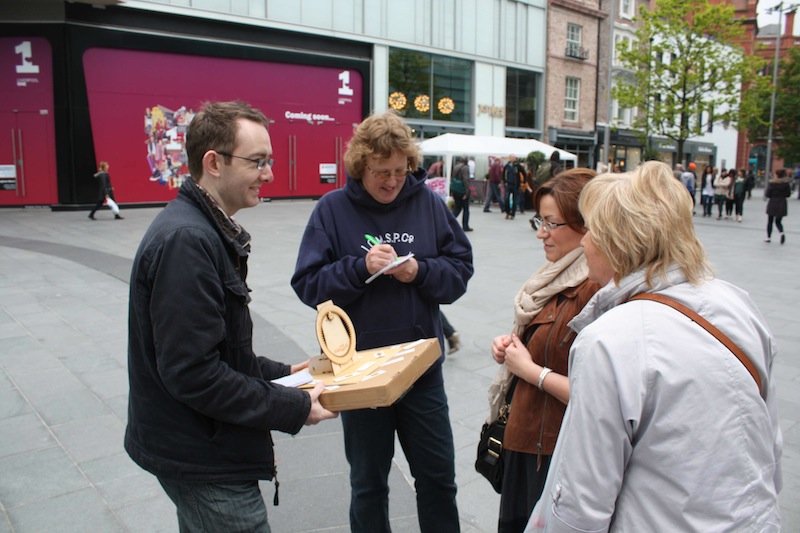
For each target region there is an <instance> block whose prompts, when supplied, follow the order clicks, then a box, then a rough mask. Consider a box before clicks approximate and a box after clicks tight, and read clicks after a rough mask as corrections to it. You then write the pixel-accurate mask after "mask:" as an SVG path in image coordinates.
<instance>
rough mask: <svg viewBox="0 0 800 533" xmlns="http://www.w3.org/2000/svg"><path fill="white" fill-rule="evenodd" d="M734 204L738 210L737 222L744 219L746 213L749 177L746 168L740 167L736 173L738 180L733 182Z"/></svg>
mask: <svg viewBox="0 0 800 533" xmlns="http://www.w3.org/2000/svg"><path fill="white" fill-rule="evenodd" d="M732 189H733V206H734V209H735V211H736V222H741V221H742V215H743V214H744V200H745V198H746V197H747V177H746V176H745V173H744V169H743V168H742V169H739V171H738V172H737V173H736V180H735V181H734V182H733V187H732Z"/></svg>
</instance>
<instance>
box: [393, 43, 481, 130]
mask: <svg viewBox="0 0 800 533" xmlns="http://www.w3.org/2000/svg"><path fill="white" fill-rule="evenodd" d="M388 98H389V107H390V108H391V109H394V110H395V111H397V112H398V113H399V114H400V115H401V116H403V117H406V118H409V119H428V120H440V121H447V122H469V121H470V120H471V115H470V109H471V107H472V62H471V61H467V60H464V59H456V58H452V57H444V56H437V55H433V54H426V53H423V52H415V51H412V50H402V49H399V48H392V49H390V50H389V94H388Z"/></svg>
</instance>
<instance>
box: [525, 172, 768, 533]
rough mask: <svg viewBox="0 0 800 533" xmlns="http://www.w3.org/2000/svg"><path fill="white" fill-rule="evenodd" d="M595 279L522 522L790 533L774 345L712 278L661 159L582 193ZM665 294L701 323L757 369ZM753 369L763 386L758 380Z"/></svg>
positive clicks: (735, 293) (555, 526) (729, 288)
mask: <svg viewBox="0 0 800 533" xmlns="http://www.w3.org/2000/svg"><path fill="white" fill-rule="evenodd" d="M580 210H581V213H582V214H583V218H584V220H585V221H586V226H587V228H588V232H587V233H586V235H585V236H584V237H583V240H582V244H583V250H584V254H585V255H586V262H587V264H588V267H589V279H591V280H593V281H595V282H597V283H599V284H600V285H602V286H603V288H602V289H600V291H599V292H597V293H596V294H595V295H594V297H593V298H592V299H591V300H590V301H589V303H588V304H587V305H586V307H585V308H584V309H583V311H581V313H580V314H579V315H578V316H576V317H575V319H574V320H573V321H572V322H571V323H570V326H571V327H572V328H573V329H574V330H575V331H576V332H577V333H578V337H577V338H576V339H575V342H574V343H573V345H572V350H571V352H570V360H569V368H570V375H569V389H570V400H569V409H568V412H567V414H566V416H565V418H564V423H563V425H562V427H561V435H560V436H559V439H558V444H557V445H556V450H555V454H554V456H553V460H552V462H551V464H550V472H549V474H548V479H547V487H546V488H545V493H544V495H543V496H542V498H541V499H540V500H539V503H538V504H537V506H536V508H535V509H534V512H533V514H532V516H531V520H530V522H529V524H528V528H527V529H526V531H541V530H544V531H608V530H612V531H653V530H654V528H655V529H657V530H658V531H712V530H713V531H745V530H747V531H780V527H781V525H780V524H781V519H780V511H779V506H778V492H779V491H780V489H781V470H780V457H781V449H782V437H781V431H780V428H779V426H778V414H777V396H776V393H775V381H774V380H773V362H774V358H775V355H776V347H775V340H774V338H773V336H772V334H771V332H770V330H769V328H768V327H767V324H766V322H765V320H764V317H763V316H762V315H761V313H760V312H759V310H758V309H757V308H756V306H755V304H754V303H753V301H752V300H751V299H750V297H749V296H748V294H747V293H746V292H745V291H743V290H741V289H739V288H738V287H735V286H733V285H731V284H729V283H726V282H724V281H722V280H719V279H715V278H714V277H713V274H712V272H711V267H710V266H709V264H708V261H707V259H706V254H705V250H704V249H703V246H702V245H701V244H700V241H699V240H698V238H697V235H696V234H695V230H694V225H693V224H692V205H691V201H690V199H689V198H688V197H687V196H686V190H685V188H684V187H683V185H682V184H681V183H680V182H679V181H677V180H675V178H674V177H673V176H672V171H671V170H670V168H669V167H668V166H667V165H665V164H664V163H661V162H654V161H650V162H647V163H645V164H643V165H642V166H641V167H639V168H638V169H636V170H635V171H633V172H629V173H625V174H615V175H610V174H604V175H602V176H598V177H597V178H595V179H594V180H592V181H591V182H590V183H589V184H588V185H587V186H586V187H585V188H584V190H583V193H581V198H580ZM641 293H654V294H656V295H661V296H665V297H668V298H670V299H672V300H675V301H677V302H680V303H681V304H683V305H685V306H687V307H688V308H690V309H691V310H693V311H694V312H696V313H698V314H700V315H702V316H704V317H706V319H707V320H708V321H709V322H711V323H712V325H714V326H716V327H717V328H719V330H721V331H722V333H724V334H725V335H727V336H728V337H729V338H730V339H731V340H732V341H733V342H734V343H735V344H736V345H738V346H739V348H741V350H742V351H743V352H744V353H745V354H747V355H748V356H749V359H750V361H752V364H753V366H754V367H755V369H754V372H755V375H751V374H750V373H749V372H748V370H747V368H746V367H745V365H743V364H742V363H740V362H739V361H738V360H737V358H736V357H735V356H734V355H733V354H732V353H731V351H730V350H729V349H728V348H727V347H726V346H725V345H724V344H723V343H722V342H720V340H718V339H717V338H715V337H714V336H713V335H711V334H710V333H709V332H708V331H707V330H706V329H704V328H703V327H702V326H700V325H698V324H697V323H696V322H694V321H692V320H690V319H689V318H688V317H687V316H686V315H684V314H683V313H681V312H679V311H677V310H675V309H672V308H671V307H670V306H668V305H664V304H662V303H660V302H654V301H647V300H639V301H633V302H629V300H630V299H631V298H632V297H634V296H636V295H639V294H641ZM755 377H757V378H758V381H760V383H758V382H757V381H756V379H755Z"/></svg>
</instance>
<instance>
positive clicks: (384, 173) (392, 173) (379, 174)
mask: <svg viewBox="0 0 800 533" xmlns="http://www.w3.org/2000/svg"><path fill="white" fill-rule="evenodd" d="M367 170H369V171H370V173H371V174H372V175H373V176H375V177H376V178H381V179H383V180H388V179H389V178H391V177H395V178H402V177H403V176H405V175H406V174H408V173H409V172H411V168H408V167H407V168H404V169H402V170H400V169H397V170H373V169H371V168H369V165H367Z"/></svg>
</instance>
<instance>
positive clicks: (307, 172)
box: [83, 48, 363, 203]
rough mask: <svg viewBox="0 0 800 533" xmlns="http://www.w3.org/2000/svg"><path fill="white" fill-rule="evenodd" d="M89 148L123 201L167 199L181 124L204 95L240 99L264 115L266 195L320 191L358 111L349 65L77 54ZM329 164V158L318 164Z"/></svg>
mask: <svg viewBox="0 0 800 533" xmlns="http://www.w3.org/2000/svg"><path fill="white" fill-rule="evenodd" d="M83 64H84V71H85V75H86V87H87V94H88V100H89V114H90V118H91V125H92V136H93V140H94V148H95V154H96V157H97V159H98V161H99V160H104V161H108V162H109V163H110V164H111V166H112V170H111V177H112V180H113V182H114V186H115V193H116V195H117V198H118V199H119V201H120V202H122V203H126V202H153V201H167V200H170V199H172V198H174V197H175V194H176V189H177V187H179V186H180V184H181V183H182V181H183V180H185V179H187V178H188V167H187V165H186V154H185V150H184V146H185V132H186V127H187V125H188V124H189V122H191V119H192V117H193V116H194V113H196V112H197V110H198V109H199V107H200V105H201V104H202V102H204V101H215V100H219V101H222V100H234V99H241V100H245V101H248V102H250V103H251V104H252V105H253V106H255V107H257V108H259V109H261V111H263V112H264V114H265V115H266V116H267V117H268V118H269V119H270V121H271V124H270V128H269V129H270V136H271V138H272V145H273V151H274V159H275V166H274V167H273V170H274V172H275V178H276V179H275V182H274V183H273V184H270V185H267V186H265V187H264V188H262V194H264V195H265V196H269V197H291V196H319V195H321V194H324V193H325V192H327V191H328V190H331V189H332V188H335V187H336V186H338V185H340V183H338V185H337V182H333V183H332V182H331V180H326V179H321V177H320V170H319V169H320V165H323V166H325V165H328V166H329V165H332V164H335V165H336V168H337V173H338V174H341V175H343V174H342V169H341V161H340V156H341V150H342V146H343V145H344V144H345V143H346V141H347V140H348V139H349V138H350V136H351V135H352V130H353V126H354V124H357V123H358V122H359V121H360V120H361V118H362V90H363V88H362V78H361V74H360V73H359V72H358V71H356V70H349V69H339V68H334V67H321V66H308V65H295V64H286V63H274V62H263V61H251V60H240V59H226V58H212V57H201V56H190V55H180V54H167V53H158V52H140V51H131V50H116V49H105V48H92V49H89V50H88V51H87V52H86V53H85V54H84V56H83ZM325 168H328V167H325Z"/></svg>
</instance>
